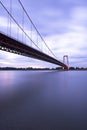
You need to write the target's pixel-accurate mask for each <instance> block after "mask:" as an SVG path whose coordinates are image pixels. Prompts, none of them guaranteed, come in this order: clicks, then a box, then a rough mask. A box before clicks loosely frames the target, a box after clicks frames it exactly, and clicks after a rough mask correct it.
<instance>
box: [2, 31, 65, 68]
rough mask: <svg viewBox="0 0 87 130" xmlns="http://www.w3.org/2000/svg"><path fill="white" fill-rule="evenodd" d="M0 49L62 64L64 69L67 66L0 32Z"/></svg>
mask: <svg viewBox="0 0 87 130" xmlns="http://www.w3.org/2000/svg"><path fill="white" fill-rule="evenodd" d="M0 50H3V51H7V52H10V53H15V54H18V55H23V56H27V57H31V58H35V59H38V60H43V61H46V62H50V63H53V64H56V65H59V66H62V67H64V68H66V69H67V68H68V66H67V65H65V64H64V63H62V62H61V61H59V60H57V59H55V58H53V57H51V56H49V55H47V54H45V53H43V52H41V51H39V50H37V49H35V48H33V47H30V46H28V45H25V44H24V43H22V42H20V41H17V40H16V39H14V38H12V37H9V36H7V35H5V34H3V33H1V32H0Z"/></svg>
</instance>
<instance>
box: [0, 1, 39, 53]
mask: <svg viewBox="0 0 87 130" xmlns="http://www.w3.org/2000/svg"><path fill="white" fill-rule="evenodd" d="M0 3H1V5H2V6H3V8H4V9H5V10H6V12H7V13H8V14H9V16H10V17H11V18H12V19H13V21H14V22H15V23H16V24H17V26H18V27H19V28H20V29H21V30H22V31H23V33H24V34H25V35H26V36H27V37H28V38H29V39H30V41H31V42H32V43H33V44H34V45H35V46H36V47H37V48H38V49H39V50H40V51H41V49H40V48H39V47H38V46H37V45H36V44H35V42H34V41H33V40H32V39H31V38H30V37H29V36H28V34H27V33H26V32H25V31H24V30H23V28H22V27H21V26H20V25H19V24H18V22H17V21H16V20H15V18H14V17H13V16H12V14H11V13H10V12H9V11H8V10H7V8H6V7H5V6H4V5H3V3H2V2H1V1H0Z"/></svg>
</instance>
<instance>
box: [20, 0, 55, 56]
mask: <svg viewBox="0 0 87 130" xmlns="http://www.w3.org/2000/svg"><path fill="white" fill-rule="evenodd" d="M18 1H19V3H20V5H21V6H22V8H23V10H24V12H25V13H26V15H27V17H28V18H29V20H30V22H31V23H32V25H33V26H34V28H35V30H36V31H37V33H38V34H39V36H40V38H41V39H42V41H43V42H44V44H45V45H46V47H47V48H48V50H49V51H50V52H51V54H52V55H53V56H54V57H55V58H57V57H56V56H55V55H54V53H53V52H52V50H51V49H50V48H49V47H48V45H47V44H46V42H45V40H44V39H43V38H42V36H41V34H40V33H39V31H38V30H37V28H36V26H35V24H34V23H33V21H32V20H31V18H30V16H29V15H28V13H27V11H26V10H25V8H24V6H23V4H22V2H21V0H18Z"/></svg>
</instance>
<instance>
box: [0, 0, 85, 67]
mask: <svg viewBox="0 0 87 130" xmlns="http://www.w3.org/2000/svg"><path fill="white" fill-rule="evenodd" d="M1 2H2V3H3V4H4V5H5V6H6V7H7V9H8V10H10V7H9V5H10V0H1ZM21 2H22V4H23V5H24V7H25V9H26V10H27V12H28V14H29V16H30V18H31V19H32V21H33V23H34V24H35V26H36V27H37V29H38V31H39V32H40V34H41V35H42V37H43V39H44V40H45V42H46V43H47V45H48V46H49V48H50V49H51V50H52V52H53V53H54V54H55V55H56V57H57V59H58V60H60V61H63V56H64V55H68V58H69V65H70V66H73V67H77V66H78V67H87V0H36V1H35V0H21ZM0 8H1V9H0V10H1V11H0V31H1V32H4V33H9V31H10V29H9V26H10V25H9V23H10V22H9V21H10V18H9V16H8V15H7V14H6V12H5V11H4V9H3V8H2V6H1V5H0ZM11 12H12V15H13V16H14V17H15V18H16V20H17V21H18V23H19V24H20V25H23V26H24V28H25V30H26V32H27V33H28V34H30V33H31V30H30V27H31V25H30V23H29V21H28V18H27V17H26V15H25V14H23V11H22V8H21V6H20V5H19V3H18V0H15V1H14V0H12V10H11ZM23 16H24V21H25V22H24V23H23ZM11 27H12V29H11V33H12V34H11V35H12V37H13V36H15V37H19V39H18V40H20V39H22V40H24V41H23V42H25V39H26V38H25V37H22V33H21V31H20V30H19V33H18V29H17V26H16V25H15V24H14V22H13V21H12V20H11ZM32 37H33V40H36V39H37V33H36V32H35V30H34V29H33V31H32ZM26 41H27V40H26ZM38 41H39V42H38V43H37V44H39V46H40V48H41V49H42V51H43V52H46V53H48V54H49V55H50V53H49V52H48V51H47V50H46V48H45V46H44V45H43V43H42V42H41V41H40V40H38ZM36 42H37V40H36ZM28 45H31V43H29V42H28ZM32 46H34V45H32ZM0 66H12V67H50V68H52V67H57V66H56V65H54V64H51V63H47V62H44V61H39V60H35V59H32V58H28V57H24V56H19V55H16V54H12V53H8V52H4V51H0Z"/></svg>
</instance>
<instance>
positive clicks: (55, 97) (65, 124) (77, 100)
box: [0, 71, 87, 130]
mask: <svg viewBox="0 0 87 130" xmlns="http://www.w3.org/2000/svg"><path fill="white" fill-rule="evenodd" d="M0 130H87V71H0Z"/></svg>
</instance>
